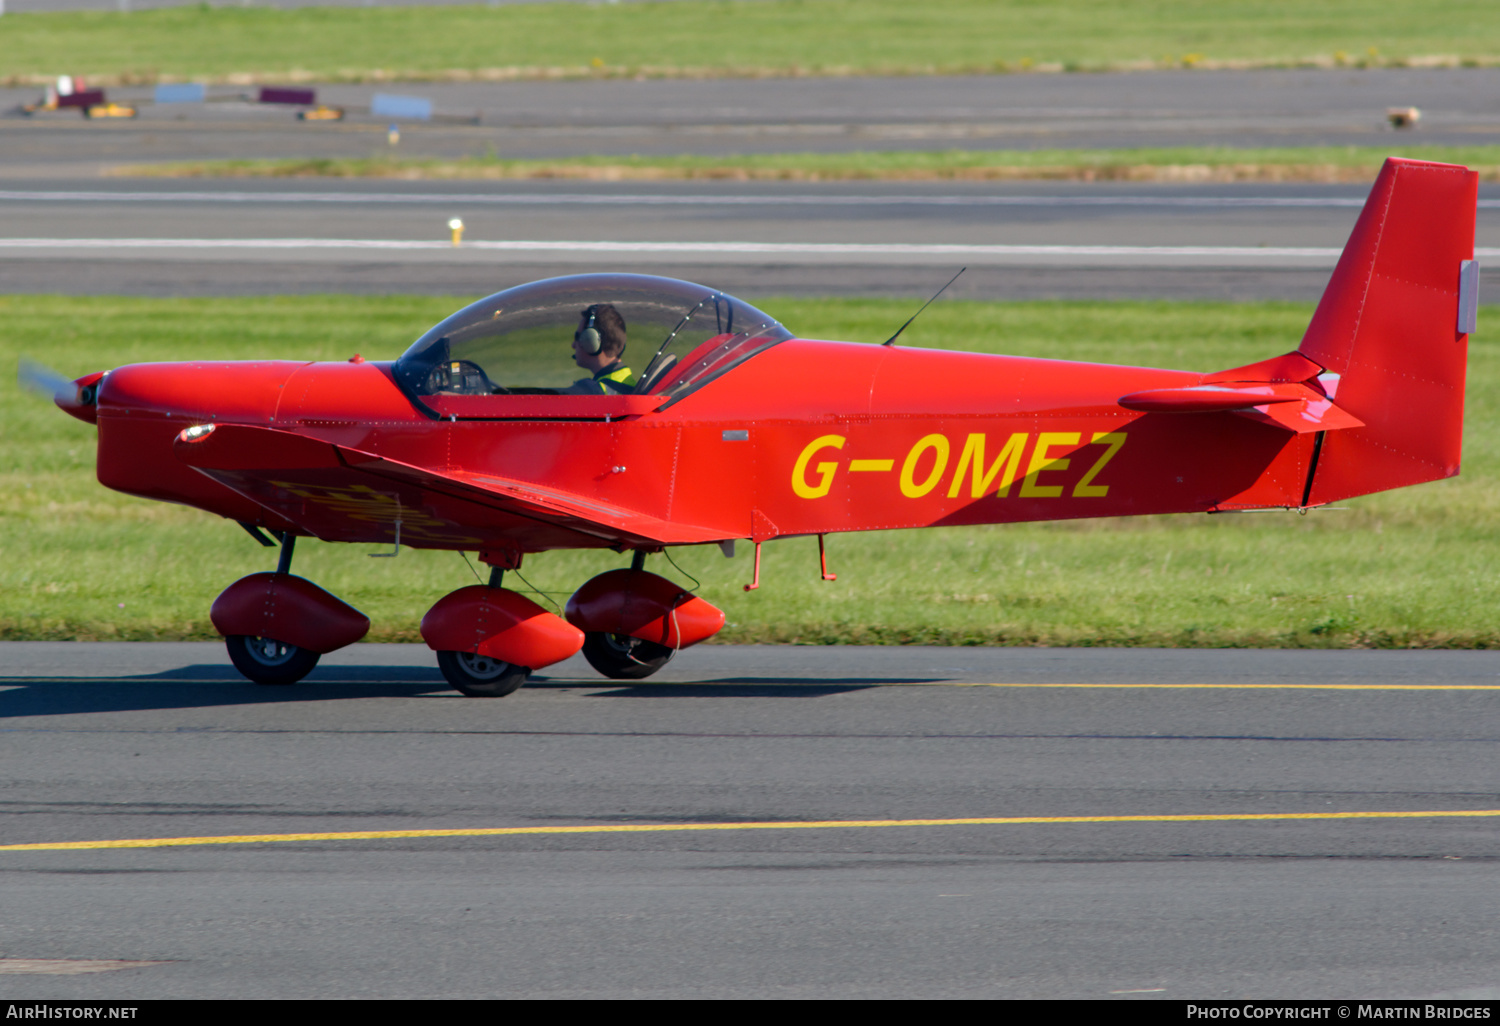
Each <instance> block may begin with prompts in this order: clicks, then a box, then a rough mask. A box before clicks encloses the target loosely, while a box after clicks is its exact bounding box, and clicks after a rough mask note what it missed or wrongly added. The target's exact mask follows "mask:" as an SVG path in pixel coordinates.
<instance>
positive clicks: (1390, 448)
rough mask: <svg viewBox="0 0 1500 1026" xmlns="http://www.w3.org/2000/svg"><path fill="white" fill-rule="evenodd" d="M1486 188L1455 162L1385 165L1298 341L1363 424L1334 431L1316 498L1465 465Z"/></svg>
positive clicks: (1447, 473)
mask: <svg viewBox="0 0 1500 1026" xmlns="http://www.w3.org/2000/svg"><path fill="white" fill-rule="evenodd" d="M1478 187H1479V176H1478V175H1477V174H1476V173H1475V172H1473V171H1470V170H1469V169H1468V168H1465V167H1458V166H1456V165H1453V164H1433V163H1428V162H1425V161H1416V160H1398V159H1395V158H1392V159H1390V160H1387V161H1386V162H1385V166H1384V167H1383V168H1381V171H1380V176H1379V177H1378V178H1377V179H1376V180H1375V187H1374V188H1373V189H1371V190H1370V198H1369V199H1368V200H1366V202H1365V207H1364V210H1363V211H1362V212H1361V213H1360V215H1359V221H1358V222H1357V223H1356V224H1355V226H1354V231H1353V233H1352V234H1351V235H1350V236H1349V242H1348V244H1347V245H1345V247H1344V252H1343V255H1342V256H1341V257H1339V262H1338V266H1337V267H1336V268H1335V269H1334V272H1333V277H1332V278H1331V279H1330V280H1329V282H1328V288H1327V289H1326V290H1325V291H1324V293H1323V299H1322V301H1321V302H1319V303H1318V309H1317V312H1316V313H1315V314H1313V319H1312V323H1311V324H1310V325H1308V328H1307V334H1306V335H1305V336H1304V337H1303V339H1302V345H1301V346H1300V347H1299V348H1298V352H1299V353H1301V354H1302V355H1303V356H1305V357H1307V358H1308V359H1310V360H1313V361H1315V362H1316V363H1318V364H1320V365H1322V366H1323V367H1324V368H1326V370H1327V371H1329V372H1331V375H1338V377H1337V378H1333V377H1332V376H1331V375H1329V374H1325V375H1324V376H1323V377H1322V378H1321V379H1320V381H1322V382H1323V383H1324V385H1325V387H1327V388H1328V389H1329V391H1330V393H1331V394H1330V398H1333V399H1334V400H1335V401H1336V402H1337V404H1338V405H1339V406H1340V407H1342V408H1343V409H1345V410H1347V411H1348V412H1349V413H1351V414H1353V415H1354V416H1355V417H1357V418H1359V419H1360V420H1362V421H1364V423H1365V426H1364V427H1360V428H1354V429H1350V430H1344V431H1330V432H1328V434H1327V436H1326V437H1325V439H1324V441H1323V444H1322V446H1321V452H1320V455H1319V459H1318V463H1317V468H1316V470H1315V472H1314V477H1313V480H1312V482H1311V489H1310V491H1309V493H1308V498H1309V501H1310V503H1311V504H1313V505H1318V504H1321V503H1326V502H1333V501H1336V500H1338V499H1343V498H1347V497H1349V496H1351V495H1363V494H1366V493H1368V492H1376V491H1383V490H1385V489H1388V488H1399V487H1401V486H1403V485H1411V484H1417V483H1419V482H1422V481H1432V480H1435V479H1437V478H1444V477H1452V476H1453V475H1454V474H1457V473H1458V463H1459V453H1460V449H1461V442H1462V433H1463V399H1464V370H1465V366H1466V363H1467V356H1468V340H1469V336H1468V334H1467V332H1468V330H1470V329H1472V326H1473V317H1472V313H1471V312H1470V311H1471V310H1472V309H1473V305H1474V303H1475V302H1477V296H1478V267H1477V265H1475V264H1473V257H1474V212H1475V205H1476V201H1477V199H1478Z"/></svg>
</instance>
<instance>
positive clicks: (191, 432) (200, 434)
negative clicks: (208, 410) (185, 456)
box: [177, 424, 215, 442]
mask: <svg viewBox="0 0 1500 1026" xmlns="http://www.w3.org/2000/svg"><path fill="white" fill-rule="evenodd" d="M214 427H215V425H213V424H194V425H193V426H192V427H190V428H185V429H184V430H183V431H182V432H181V433H179V434H178V436H177V440H178V441H179V442H201V441H203V440H204V439H205V438H207V437H208V436H209V435H211V434H213V433H214Z"/></svg>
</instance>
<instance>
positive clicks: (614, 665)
mask: <svg viewBox="0 0 1500 1026" xmlns="http://www.w3.org/2000/svg"><path fill="white" fill-rule="evenodd" d="M676 654H677V653H676V651H675V650H673V649H670V648H668V647H667V646H666V645H658V644H657V643H656V642H654V641H644V640H642V639H641V638H632V637H631V636H630V635H629V634H609V633H607V632H605V631H589V632H588V633H586V634H585V635H584V636H583V657H584V658H585V659H587V660H588V661H589V665H590V666H592V667H593V668H594V669H596V670H598V671H599V672H600V673H602V674H604V676H606V677H611V678H613V679H615V680H640V679H642V678H643V677H649V676H651V675H652V674H653V673H655V672H656V671H657V670H659V669H661V668H662V667H663V666H666V665H667V663H668V662H669V661H670V660H671V658H672V656H674V655H676Z"/></svg>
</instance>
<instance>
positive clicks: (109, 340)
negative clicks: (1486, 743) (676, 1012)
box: [0, 280, 1500, 648]
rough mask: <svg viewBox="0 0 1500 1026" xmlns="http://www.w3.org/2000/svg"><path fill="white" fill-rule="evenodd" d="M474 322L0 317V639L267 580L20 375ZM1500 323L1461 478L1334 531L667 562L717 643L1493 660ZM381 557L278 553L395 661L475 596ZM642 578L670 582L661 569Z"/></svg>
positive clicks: (1216, 313) (1237, 307)
mask: <svg viewBox="0 0 1500 1026" xmlns="http://www.w3.org/2000/svg"><path fill="white" fill-rule="evenodd" d="M506 284H509V282H506V281H503V280H497V281H496V287H497V288H500V287H503V286H504V285H506ZM472 298H474V297H452V298H442V297H438V298H431V297H412V296H377V297H353V296H297V297H289V296H283V297H270V298H236V299H177V300H171V299H138V298H111V297H102V298H101V297H94V298H89V297H72V296H3V297H0V372H3V373H0V551H3V552H4V553H5V559H3V560H0V638H8V639H78V640H90V639H120V640H171V639H195V638H196V639H209V638H214V637H216V635H215V634H214V632H213V629H212V627H211V626H210V624H209V623H208V615H207V614H208V608H209V605H210V604H211V603H212V601H213V599H214V596H216V595H217V594H218V593H219V591H221V590H222V589H223V588H224V587H225V586H226V585H227V584H229V583H230V582H231V581H233V580H235V579H236V578H238V577H240V576H242V575H244V574H247V573H251V572H255V571H260V570H268V569H273V568H274V563H275V555H274V552H271V551H270V550H266V549H262V548H260V547H259V546H258V545H256V544H255V543H254V542H253V541H251V540H250V539H249V538H248V537H246V536H245V534H244V532H242V531H241V530H240V529H239V528H238V527H237V526H235V525H234V524H232V523H229V522H228V521H225V520H222V519H219V518H217V517H212V516H209V515H207V514H204V513H200V512H197V511H194V510H190V509H186V508H184V507H180V506H173V505H169V504H165V503H155V502H148V501H145V500H140V499H133V498H130V497H127V496H124V495H119V494H117V493H114V492H110V491H107V490H106V489H104V488H102V487H101V486H100V485H99V484H98V483H97V482H96V481H95V480H94V474H93V461H94V430H93V428H92V427H90V426H89V425H86V424H83V423H80V422H78V421H76V420H73V419H72V418H70V417H67V416H65V415H63V414H62V413H60V412H59V411H57V410H56V409H54V408H53V407H52V406H51V404H50V403H48V402H47V401H46V400H44V399H39V398H36V397H34V396H30V395H22V394H20V393H19V390H18V387H17V385H16V383H15V377H14V371H13V368H14V367H15V366H16V361H17V359H18V358H19V357H20V356H21V355H22V354H29V355H31V356H33V357H35V358H38V359H41V360H43V361H45V362H47V363H49V364H51V365H53V366H55V367H56V368H57V369H58V370H60V371H62V372H63V373H65V374H68V375H70V376H74V375H80V374H83V373H86V372H88V371H92V370H98V369H101V368H105V367H113V366H119V365H122V364H125V363H132V362H142V361H152V360H174V359H294V358H301V359H347V358H348V357H350V356H352V355H353V354H354V353H355V352H359V353H361V354H363V355H364V356H365V357H366V358H368V359H391V358H394V357H395V356H397V355H399V354H400V352H401V351H402V350H403V349H404V348H405V347H406V346H407V345H408V344H409V343H410V342H411V340H412V339H414V338H416V337H417V336H418V335H419V334H420V333H421V332H422V331H423V330H425V328H426V327H428V326H429V325H431V324H433V323H435V322H436V321H438V320H439V319H441V318H442V317H443V316H445V315H447V314H448V313H450V312H451V311H452V310H454V309H456V308H457V307H458V306H459V305H460V304H461V303H464V302H467V301H469V300H470V299H472ZM747 298H752V299H753V300H755V301H756V302H758V304H759V305H761V306H763V307H764V308H765V309H766V310H768V311H769V312H771V313H772V314H774V315H775V316H777V317H779V318H781V319H782V320H783V322H784V323H786V324H787V325H788V326H789V327H791V328H792V329H794V330H795V331H797V332H798V333H800V334H804V335H807V336H811V337H815V338H844V339H851V340H855V341H869V342H878V341H881V340H884V339H885V338H887V337H889V336H890V334H891V332H892V331H894V330H895V328H896V327H897V326H898V325H900V324H901V322H902V321H904V320H906V318H908V317H909V316H911V313H912V311H913V310H914V309H915V308H916V305H917V304H918V303H920V299H913V300H869V299H821V300H820V299H777V298H775V297H769V298H767V297H747ZM1310 314H1311V306H1310V305H1309V304H1304V303H1244V304H1237V303H1218V302H1213V303H1210V302H1199V303H1191V302H1086V303H1071V302H1028V303H988V302H968V301H957V300H949V299H943V300H940V301H939V302H937V303H935V304H933V306H932V307H931V308H930V309H928V310H927V311H926V313H924V314H923V315H922V317H921V318H920V319H919V320H918V321H917V322H916V323H915V324H913V325H912V326H911V328H909V329H908V330H907V332H906V334H905V335H904V336H903V343H904V344H909V345H912V346H924V347H933V348H953V349H978V350H983V351H990V352H1009V353H1016V354H1020V355H1037V356H1042V355H1045V356H1051V357H1062V358H1067V359H1075V360H1084V361H1091V362H1100V363H1121V364H1132V365H1143V366H1162V367H1180V368H1185V369H1190V370H1202V371H1207V370H1213V369H1219V368H1224V367H1233V366H1239V365H1243V364H1246V363H1249V362H1251V361H1254V360H1258V359H1263V358H1265V357H1268V356H1272V355H1275V354H1278V353H1282V352H1286V351H1288V350H1290V349H1293V348H1294V347H1295V346H1296V344H1297V342H1298V340H1299V339H1300V338H1301V335H1302V332H1303V330H1304V328H1305V327H1306V324H1307V319H1308V317H1309V315H1310ZM1497 317H1500V308H1485V309H1484V310H1482V311H1481V313H1480V325H1481V334H1479V335H1476V336H1475V337H1474V339H1473V340H1472V341H1471V348H1470V354H1471V355H1470V373H1469V386H1468V395H1467V402H1466V411H1465V412H1466V424H1465V436H1466V437H1465V453H1464V465H1463V474H1462V475H1461V476H1460V477H1458V478H1455V479H1451V480H1446V481H1442V482H1435V483H1432V484H1426V485H1421V486H1419V487H1416V488H1407V489H1402V490H1399V491H1395V492H1388V493H1385V494H1382V495H1376V496H1370V497H1367V498H1362V499H1357V500H1353V501H1351V502H1349V503H1347V504H1346V505H1347V506H1349V507H1350V508H1349V509H1347V510H1345V511H1342V512H1339V511H1329V512H1322V513H1314V514H1311V515H1309V516H1305V517H1299V516H1295V515H1292V514H1284V513H1266V514H1259V515H1238V516H1236V515H1225V516H1176V517H1140V518H1129V519H1118V520H1084V521H1072V522H1060V523H1048V524H1018V525H1009V526H998V527H975V528H945V529H935V530H918V531H899V532H871V533H867V534H848V535H835V536H832V537H830V538H829V539H828V555H829V564H830V569H831V570H832V571H834V572H835V573H837V574H838V575H839V579H838V581H837V582H833V583H829V582H825V581H822V580H821V579H819V576H818V572H817V570H818V562H817V559H818V555H817V542H816V540H815V539H806V538H802V539H786V540H781V541H776V542H773V543H771V544H769V545H767V546H766V547H765V551H764V563H763V567H762V587H761V588H760V590H758V591H755V592H751V593H746V592H744V591H743V590H742V588H741V586H742V585H743V584H745V583H747V582H748V581H749V579H750V566H749V559H748V556H749V552H748V546H741V548H740V552H739V554H738V555H737V556H736V558H735V559H733V560H726V559H724V558H723V557H722V556H721V555H720V553H719V551H718V549H717V548H715V547H713V546H707V547H698V548H684V549H677V550H674V551H673V553H672V555H673V557H674V558H675V559H676V560H677V562H678V563H679V564H680V565H681V566H682V568H683V569H684V570H686V571H688V572H690V573H691V574H693V575H694V576H695V577H697V578H698V579H699V580H700V581H702V589H701V591H700V593H701V594H702V595H703V596H704V597H705V598H707V599H708V600H709V601H711V602H713V603H714V604H715V605H718V606H719V607H720V608H722V609H724V610H725V611H726V613H727V614H728V621H729V624H728V627H727V628H726V629H725V631H724V632H723V634H721V635H720V640H723V641H739V642H748V641H767V642H791V643H802V644H840V643H861V644H910V643H924V644H951V645H1087V646H1099V645H1109V646H1131V645H1169V646H1185V647H1220V646H1282V647H1314V648H1347V647H1381V648H1393V647H1401V648H1407V647H1411V648H1489V647H1497V646H1500V622H1497V620H1496V617H1495V613H1494V611H1495V609H1496V608H1497V606H1500V536H1497V535H1496V532H1495V530H1494V510H1495V509H1496V508H1500V359H1497V357H1500V344H1497V343H1496V342H1495V341H1493V340H1491V339H1487V338H1486V336H1485V335H1484V334H1483V333H1482V332H1483V330H1484V326H1485V325H1487V324H1493V323H1495V318H1497ZM7 368H9V369H7ZM377 548H380V547H377V546H365V545H336V544H321V543H317V542H312V541H306V542H304V544H302V545H299V546H298V548H297V569H298V572H300V573H302V574H304V575H306V576H307V577H309V578H310V579H312V580H314V581H316V582H318V583H319V584H320V585H322V586H324V587H326V588H328V589H329V590H331V591H332V592H334V593H335V594H337V595H340V596H341V597H343V598H344V599H346V600H347V601H349V602H351V603H352V604H353V605H355V606H356V607H358V608H360V609H361V610H363V611H364V612H365V613H366V614H367V615H369V616H370V617H371V619H372V620H373V621H374V624H375V627H374V630H373V632H372V635H371V637H372V640H388V641H396V640H402V641H411V640H416V638H417V624H418V623H419V621H420V620H421V617H422V614H423V613H424V612H425V611H426V610H427V608H428V607H429V606H430V605H431V604H432V603H433V602H434V601H435V600H436V599H437V598H438V597H440V596H441V595H443V594H445V593H446V592H448V591H451V590H453V589H455V588H458V587H462V586H464V585H466V584H472V583H474V581H475V578H474V576H473V575H472V573H471V572H470V570H469V568H468V567H467V566H466V565H465V564H464V562H463V560H461V559H460V558H459V557H458V556H457V555H456V554H454V553H447V552H418V551H414V550H404V551H403V552H402V554H401V556H400V557H399V558H398V559H368V558H366V556H367V554H368V553H369V552H372V551H376V550H377ZM625 562H626V560H625V559H624V557H621V556H617V555H615V554H614V553H610V552H602V553H600V552H555V553H544V554H541V555H536V556H528V557H527V560H526V565H525V568H524V573H525V576H526V578H527V579H528V580H530V581H531V582H532V583H533V584H535V585H536V586H537V587H538V588H541V589H543V590H544V591H546V592H549V593H551V595H552V597H553V599H554V600H555V601H557V602H558V603H559V604H561V603H562V602H563V601H565V600H566V597H567V596H568V595H569V594H570V593H571V592H572V591H573V590H574V589H576V588H577V587H578V586H579V585H580V584H581V583H582V582H583V581H585V580H587V579H588V578H589V577H591V576H593V575H594V574H596V573H599V572H602V571H603V570H606V569H612V568H615V567H618V566H622V565H624V564H625ZM648 568H649V569H651V570H653V571H655V572H659V573H664V574H665V575H667V576H669V577H672V578H674V579H678V580H681V579H682V578H681V577H679V575H678V573H677V571H676V570H675V569H673V568H672V567H671V566H670V565H669V564H667V562H666V560H664V559H662V558H661V557H652V558H651V559H650V560H649V562H648ZM508 580H509V579H508ZM517 583H519V582H517Z"/></svg>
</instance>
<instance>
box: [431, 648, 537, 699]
mask: <svg viewBox="0 0 1500 1026" xmlns="http://www.w3.org/2000/svg"><path fill="white" fill-rule="evenodd" d="M438 669H440V670H442V671H443V676H444V677H445V678H446V679H447V681H448V683H449V684H452V685H453V687H454V688H455V689H456V690H458V691H461V692H463V693H464V694H466V695H468V696H469V697H470V698H504V697H505V696H506V695H508V694H510V693H511V692H512V691H514V690H516V689H517V688H519V687H520V686H521V685H522V684H525V683H526V678H527V676H528V675H530V673H531V669H530V668H529V667H526V666H516V665H514V664H512V663H502V662H501V661H500V660H498V659H492V658H490V657H489V656H485V655H475V654H474V653H472V652H439V653H438Z"/></svg>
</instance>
